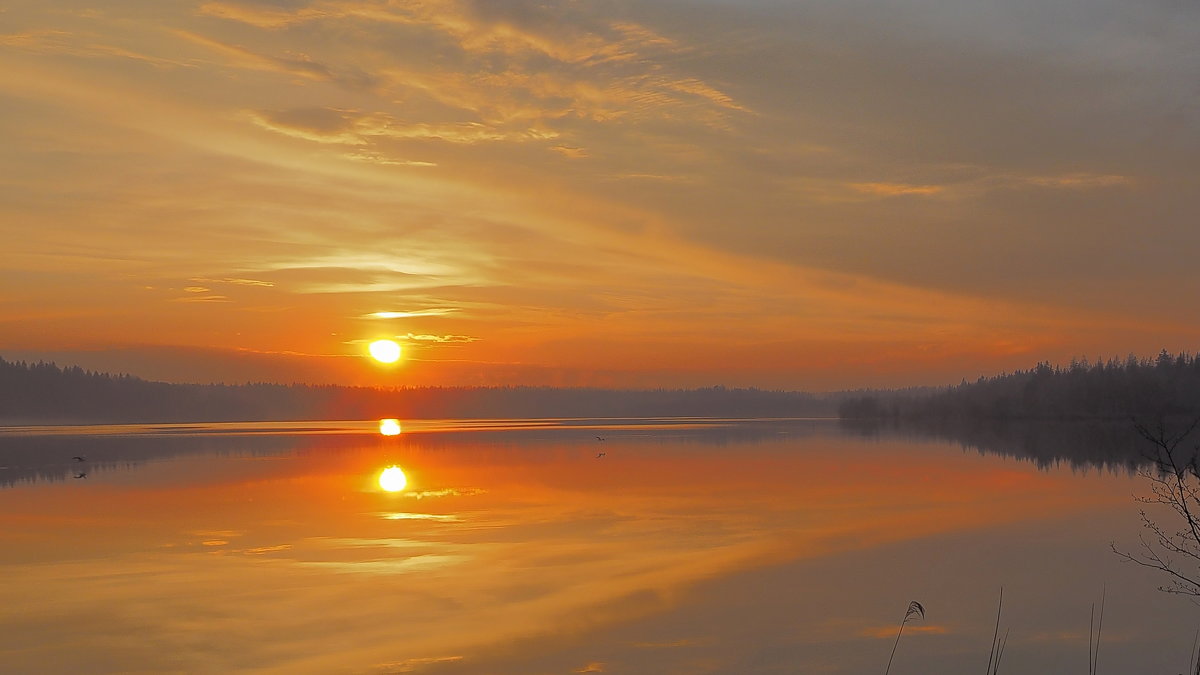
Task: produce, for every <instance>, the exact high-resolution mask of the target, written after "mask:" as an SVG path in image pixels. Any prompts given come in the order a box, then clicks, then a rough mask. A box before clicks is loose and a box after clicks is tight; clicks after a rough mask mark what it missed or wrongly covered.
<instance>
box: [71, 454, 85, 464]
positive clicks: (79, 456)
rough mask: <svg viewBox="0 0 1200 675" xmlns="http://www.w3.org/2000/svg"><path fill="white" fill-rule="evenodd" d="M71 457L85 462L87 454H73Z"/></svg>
mask: <svg viewBox="0 0 1200 675" xmlns="http://www.w3.org/2000/svg"><path fill="white" fill-rule="evenodd" d="M71 459H73V460H75V461H76V462H86V461H87V455H75V456H74V457H72V458H71Z"/></svg>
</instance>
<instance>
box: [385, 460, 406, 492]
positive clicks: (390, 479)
mask: <svg viewBox="0 0 1200 675" xmlns="http://www.w3.org/2000/svg"><path fill="white" fill-rule="evenodd" d="M407 485H408V477H407V476H405V475H404V470H403V469H401V468H400V467H398V466H396V465H395V464H393V465H392V466H389V467H387V468H386V469H384V470H383V471H380V472H379V487H380V489H382V490H383V491H384V492H400V491H401V490H403V489H404V488H405V487H406V486H407Z"/></svg>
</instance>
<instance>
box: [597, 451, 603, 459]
mask: <svg viewBox="0 0 1200 675" xmlns="http://www.w3.org/2000/svg"><path fill="white" fill-rule="evenodd" d="M603 456H604V453H603V452H601V453H599V454H598V455H596V459H600V458H601V457H603Z"/></svg>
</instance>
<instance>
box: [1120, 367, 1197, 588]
mask: <svg viewBox="0 0 1200 675" xmlns="http://www.w3.org/2000/svg"><path fill="white" fill-rule="evenodd" d="M1161 362H1162V358H1161V355H1160V359H1159V363H1161ZM1197 425H1200V417H1197V418H1196V419H1194V420H1193V421H1192V422H1191V424H1189V425H1188V426H1187V427H1186V428H1185V429H1184V430H1183V432H1181V433H1178V434H1170V433H1168V432H1167V431H1166V425H1165V423H1163V422H1160V423H1159V424H1158V425H1157V426H1156V427H1155V428H1153V429H1151V428H1149V427H1145V426H1142V425H1140V424H1139V425H1137V430H1138V433H1139V434H1140V435H1141V436H1142V438H1144V439H1146V440H1147V441H1149V443H1150V444H1151V446H1152V448H1153V451H1152V452H1151V453H1150V456H1149V459H1150V460H1151V464H1149V465H1148V467H1147V468H1145V469H1143V470H1141V471H1140V472H1139V474H1140V475H1141V476H1142V477H1144V478H1145V479H1146V480H1147V481H1149V483H1150V491H1151V493H1152V494H1151V496H1149V497H1138V498H1137V499H1138V501H1140V502H1142V503H1145V504H1156V505H1158V506H1161V507H1165V508H1166V509H1167V510H1168V511H1170V512H1171V513H1174V514H1175V516H1176V517H1177V518H1178V520H1179V521H1180V522H1179V523H1178V524H1175V525H1169V526H1168V525H1163V524H1162V523H1161V522H1160V521H1158V520H1156V519H1155V518H1154V517H1153V516H1151V515H1149V514H1148V513H1146V510H1145V509H1142V510H1141V511H1140V514H1141V518H1142V526H1143V527H1144V528H1145V529H1146V530H1147V532H1148V533H1149V537H1147V536H1145V535H1142V536H1140V537H1139V540H1140V548H1139V550H1138V552H1136V553H1129V552H1126V551H1123V550H1121V549H1120V548H1118V547H1117V546H1116V544H1113V546H1112V549H1113V552H1115V553H1116V554H1117V555H1119V556H1121V558H1123V559H1124V560H1127V561H1129V562H1132V563H1136V564H1138V565H1141V566H1143V567H1149V568H1151V569H1155V570H1158V571H1160V572H1163V573H1164V574H1166V575H1167V576H1168V582H1167V583H1166V584H1165V585H1163V586H1160V587H1159V589H1160V590H1162V591H1165V592H1167V593H1179V594H1182V595H1191V596H1200V468H1198V466H1197V456H1198V454H1200V447H1192V448H1190V449H1181V448H1180V446H1181V445H1182V444H1183V442H1184V440H1185V439H1187V437H1188V436H1189V435H1191V433H1192V432H1193V431H1194V430H1195V429H1196V427H1197Z"/></svg>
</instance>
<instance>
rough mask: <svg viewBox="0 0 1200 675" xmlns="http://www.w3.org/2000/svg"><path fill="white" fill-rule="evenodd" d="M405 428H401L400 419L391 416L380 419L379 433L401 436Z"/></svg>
mask: <svg viewBox="0 0 1200 675" xmlns="http://www.w3.org/2000/svg"><path fill="white" fill-rule="evenodd" d="M401 431H403V429H401V428H400V420H398V419H394V418H391V417H389V418H388V419H384V420H379V433H380V434H383V435H384V436H399V435H400V432H401Z"/></svg>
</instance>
